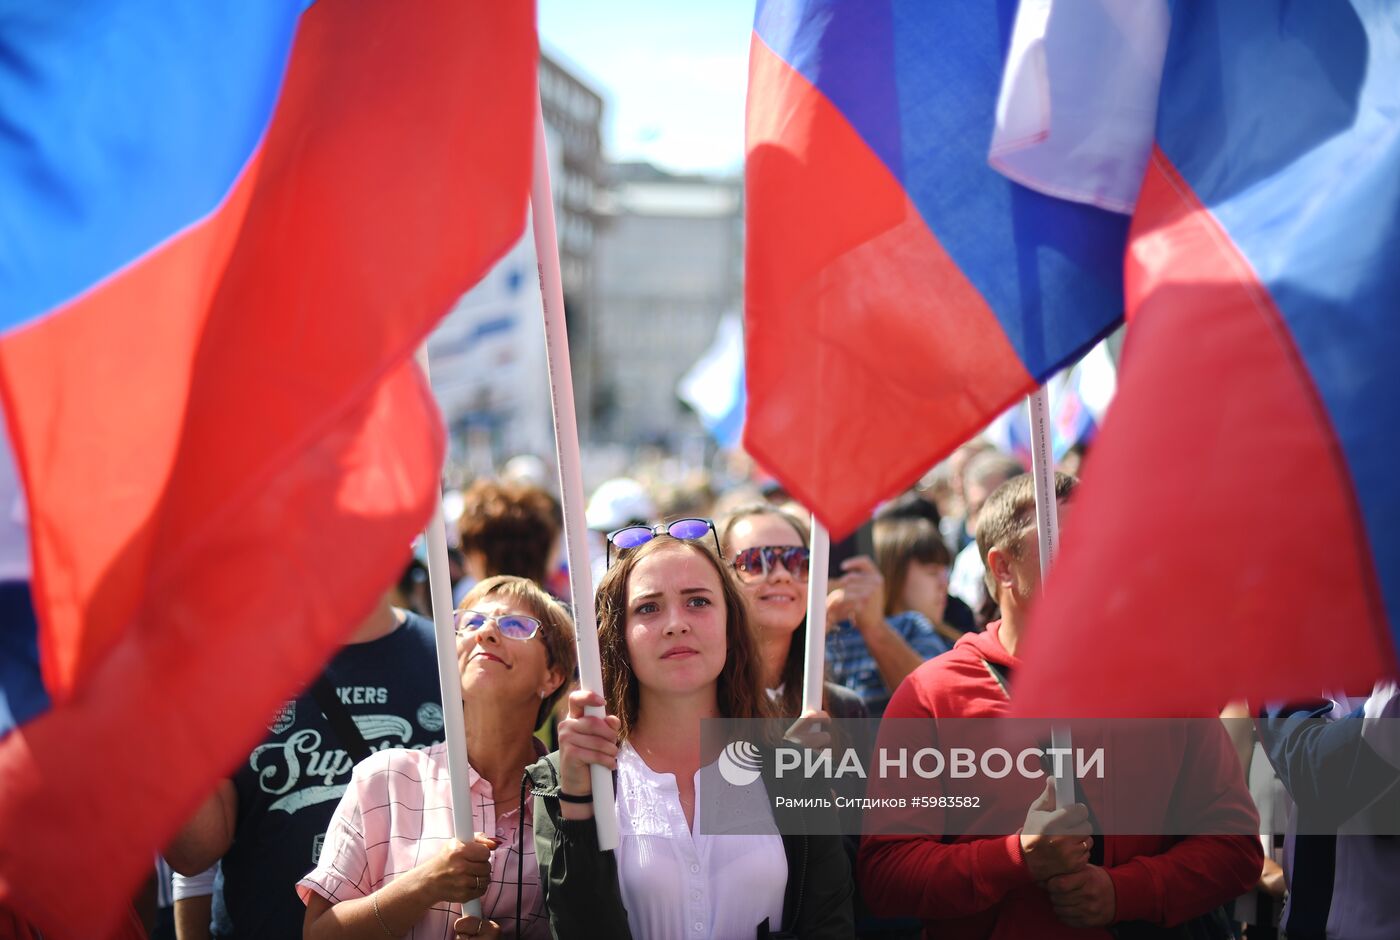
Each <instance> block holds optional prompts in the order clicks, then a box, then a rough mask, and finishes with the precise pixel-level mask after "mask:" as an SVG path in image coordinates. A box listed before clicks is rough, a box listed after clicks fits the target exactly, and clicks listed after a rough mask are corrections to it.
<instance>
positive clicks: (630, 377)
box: [591, 163, 743, 446]
mask: <svg viewBox="0 0 1400 940" xmlns="http://www.w3.org/2000/svg"><path fill="white" fill-rule="evenodd" d="M610 183H611V185H610V187H609V191H608V201H607V222H606V225H605V227H604V228H603V229H602V231H601V233H600V236H599V240H598V246H597V252H596V256H595V264H596V278H597V285H596V286H597V302H598V308H597V309H598V312H599V316H598V317H597V322H596V324H595V329H594V335H593V343H592V345H593V359H594V366H595V374H594V381H593V387H592V389H591V392H592V396H591V402H592V408H593V419H594V420H593V437H594V438H595V439H596V440H599V441H609V442H614V443H622V444H628V445H631V444H637V443H648V442H656V443H666V444H669V445H673V446H674V445H677V444H678V443H679V442H680V441H682V440H685V439H688V438H693V437H694V436H695V435H696V434H697V433H699V423H698V421H697V420H696V418H695V416H694V414H693V413H692V412H691V411H690V410H689V409H688V408H687V407H686V406H685V405H683V404H682V403H681V401H680V399H679V398H678V396H677V393H676V389H677V384H678V383H679V382H680V380H681V377H682V376H683V375H685V373H686V372H687V370H689V369H690V367H691V366H692V365H694V364H695V362H696V360H698V359H699V358H700V357H701V356H702V355H703V354H704V352H705V350H706V349H707V348H708V347H709V346H710V344H711V343H712V342H713V341H714V339H715V334H716V330H717V328H718V326H719V322H720V318H721V317H722V316H723V315H724V314H726V313H733V312H737V311H739V310H740V309H741V308H742V304H743V187H742V181H741V180H740V179H739V178H738V177H737V176H735V177H709V176H682V175H675V174H670V173H666V172H664V171H662V170H659V169H656V168H655V167H652V166H650V165H648V164H643V163H630V164H617V165H615V166H614V167H613V168H612V173H611V178H610Z"/></svg>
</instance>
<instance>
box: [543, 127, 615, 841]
mask: <svg viewBox="0 0 1400 940" xmlns="http://www.w3.org/2000/svg"><path fill="white" fill-rule="evenodd" d="M530 211H531V212H532V213H533V217H534V225H535V254H536V257H537V260H538V264H539V271H540V294H541V296H542V297H543V299H544V341H545V347H546V349H547V351H548V354H549V391H550V404H551V405H552V406H553V409H554V450H555V452H556V453H557V454H558V456H559V495H560V497H561V502H562V503H563V507H564V551H565V554H566V555H567V557H568V559H569V591H570V593H571V595H572V596H573V601H574V624H575V629H576V631H577V636H578V671H579V681H580V683H581V684H582V686H583V688H584V689H586V690H588V691H590V692H597V693H598V694H599V695H602V694H603V668H602V661H601V658H600V657H599V655H598V618H597V615H596V613H595V612H594V609H593V581H592V577H591V576H590V571H589V558H588V529H587V526H586V525H585V523H584V497H583V468H582V466H581V463H580V456H579V443H578V417H577V414H576V413H575V411H574V379H573V370H572V368H571V367H570V364H569V334H568V331H567V328H566V325H565V322H564V284H563V281H562V279H561V278H560V275H559V242H558V240H557V236H556V234H555V230H554V197H553V195H552V194H551V192H550V185H549V154H548V152H547V151H546V149H545V139H544V113H543V112H542V111H541V110H540V105H539V102H538V100H537V101H536V102H535V161H534V173H533V175H532V178H531V182H530ZM588 713H589V714H590V715H597V716H599V717H602V716H603V714H604V709H602V708H597V707H595V708H590V709H588ZM592 775H593V818H594V820H595V821H596V824H597V827H598V847H599V848H601V849H602V850H603V851H608V850H609V849H615V848H617V844H618V841H617V805H616V803H615V802H614V797H613V782H612V772H611V771H610V770H608V769H607V768H606V767H603V766H601V765H598V764H594V765H593V771H592Z"/></svg>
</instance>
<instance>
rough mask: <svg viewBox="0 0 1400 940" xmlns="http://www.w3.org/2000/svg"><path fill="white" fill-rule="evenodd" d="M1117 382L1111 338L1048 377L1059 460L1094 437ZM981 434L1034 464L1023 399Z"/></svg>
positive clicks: (1052, 431)
mask: <svg viewBox="0 0 1400 940" xmlns="http://www.w3.org/2000/svg"><path fill="white" fill-rule="evenodd" d="M1117 387H1118V379H1117V369H1116V368H1115V367H1114V365H1113V359H1112V357H1110V356H1109V354H1108V344H1107V341H1105V342H1102V343H1099V344H1098V345H1097V346H1095V347H1094V348H1093V349H1091V350H1089V352H1088V353H1086V354H1085V356H1084V358H1083V359H1081V360H1079V362H1077V363H1075V365H1074V366H1073V367H1072V368H1069V369H1066V370H1064V371H1062V372H1060V373H1059V374H1058V375H1056V376H1055V377H1053V378H1052V379H1050V381H1048V382H1046V383H1045V389H1046V392H1047V393H1048V394H1049V396H1050V453H1051V456H1052V457H1053V458H1054V459H1055V460H1056V461H1058V460H1060V459H1061V458H1062V457H1064V456H1065V454H1067V453H1069V450H1070V448H1071V447H1074V446H1075V445H1077V444H1084V445H1087V444H1090V443H1092V442H1093V440H1094V436H1095V435H1096V434H1097V433H1098V430H1099V425H1100V424H1101V423H1102V422H1103V419H1104V415H1105V413H1107V411H1108V403H1109V402H1110V401H1112V400H1113V393H1114V390H1115V389H1116V388H1117ZM982 436H983V437H984V438H986V439H987V440H988V441H990V442H991V443H992V444H993V445H994V446H995V447H996V448H997V449H998V450H1000V451H1001V452H1002V453H1005V454H1009V455H1010V456H1012V457H1015V458H1016V459H1018V460H1020V461H1021V463H1023V464H1025V465H1026V466H1027V467H1029V466H1030V465H1031V423H1030V409H1029V408H1027V407H1026V403H1025V402H1024V401H1020V402H1017V403H1016V404H1014V405H1012V406H1011V407H1010V408H1008V409H1007V410H1006V411H1003V412H1002V413H1001V414H1000V415H999V416H998V417H997V418H996V420H995V421H993V422H992V423H991V424H989V425H988V426H987V429H986V430H985V431H983V432H982Z"/></svg>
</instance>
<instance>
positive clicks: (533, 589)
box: [457, 574, 578, 728]
mask: <svg viewBox="0 0 1400 940" xmlns="http://www.w3.org/2000/svg"><path fill="white" fill-rule="evenodd" d="M490 597H497V598H501V599H502V600H505V601H508V602H510V603H512V604H519V605H520V606H521V607H524V608H525V609H526V610H528V611H529V612H530V614H531V616H533V617H535V618H536V619H538V620H539V622H540V640H541V641H542V642H543V643H544V649H545V655H546V657H547V659H548V664H549V667H550V668H551V669H557V670H558V671H559V674H560V675H561V676H563V677H564V681H563V682H561V683H560V684H559V688H557V689H555V690H554V691H553V692H551V693H549V694H548V695H546V696H545V697H544V698H543V699H541V701H540V710H539V713H538V714H537V715H536V716H535V727H536V728H538V727H539V726H540V725H542V724H544V719H545V716H547V715H548V714H549V713H550V712H551V711H553V710H554V705H555V703H556V702H558V701H559V700H560V699H561V698H563V697H564V692H565V690H567V689H568V687H569V680H570V679H572V678H573V677H574V670H575V669H576V668H577V666H578V651H577V648H576V647H575V646H574V621H573V618H572V617H570V616H569V612H568V611H567V610H565V609H564V605H563V604H561V603H559V602H558V601H557V600H555V599H554V598H552V597H550V596H549V594H548V593H547V592H546V591H545V590H544V588H542V587H540V586H539V585H538V584H536V583H535V582H533V581H531V580H530V579H529V578H518V577H516V576H514V575H509V574H502V575H497V576H496V577H494V578H487V579H485V580H484V581H478V582H477V583H476V584H474V585H472V589H471V590H470V591H468V592H467V596H466V597H464V598H462V603H461V604H458V605H457V609H458V610H471V608H472V605H473V604H475V603H477V602H478V601H484V600H486V599H487V598H490Z"/></svg>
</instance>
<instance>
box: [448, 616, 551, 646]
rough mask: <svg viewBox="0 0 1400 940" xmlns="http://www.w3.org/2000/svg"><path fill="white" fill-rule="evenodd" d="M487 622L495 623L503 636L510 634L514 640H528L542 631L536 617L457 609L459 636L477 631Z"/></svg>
mask: <svg viewBox="0 0 1400 940" xmlns="http://www.w3.org/2000/svg"><path fill="white" fill-rule="evenodd" d="M487 623H494V624H495V625H496V630H497V632H499V633H500V634H501V636H508V637H510V638H511V639H512V640H528V639H530V638H531V637H532V636H534V635H535V634H536V633H538V632H539V631H540V622H539V621H538V620H536V619H535V618H534V617H526V616H524V615H522V614H505V615H504V616H500V617H492V616H490V615H488V614H483V613H480V612H479V611H475V610H459V611H457V635H458V636H465V635H467V634H468V633H475V632H476V631H478V630H480V629H481V628H483V627H485V626H486V624H487Z"/></svg>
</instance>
